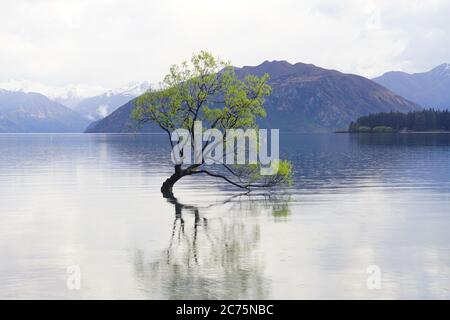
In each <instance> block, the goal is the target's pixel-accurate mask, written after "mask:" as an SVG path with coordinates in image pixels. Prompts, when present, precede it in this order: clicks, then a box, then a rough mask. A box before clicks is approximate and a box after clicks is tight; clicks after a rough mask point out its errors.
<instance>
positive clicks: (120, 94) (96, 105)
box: [72, 82, 151, 121]
mask: <svg viewBox="0 0 450 320" xmlns="http://www.w3.org/2000/svg"><path fill="white" fill-rule="evenodd" d="M150 87H151V85H150V83H149V82H134V83H130V84H129V85H128V86H126V87H122V88H118V89H115V90H109V91H107V92H105V93H102V94H100V95H96V96H93V97H88V98H85V99H81V100H80V101H79V102H78V103H75V104H74V105H73V106H72V109H73V110H75V111H77V112H78V113H80V114H82V115H83V116H85V117H86V118H88V119H89V120H91V121H97V120H99V119H102V118H104V117H106V116H108V115H109V114H111V113H112V112H113V111H115V110H116V109H117V108H119V107H120V106H122V105H124V104H125V103H127V102H128V101H130V100H131V99H133V98H135V97H137V96H139V95H141V94H143V93H144V92H145V91H147V90H148V89H149V88H150Z"/></svg>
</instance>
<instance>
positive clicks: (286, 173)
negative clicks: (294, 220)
mask: <svg viewBox="0 0 450 320" xmlns="http://www.w3.org/2000/svg"><path fill="white" fill-rule="evenodd" d="M268 79H269V76H268V75H267V74H265V75H264V76H262V77H257V76H254V75H247V76H246V77H245V78H244V79H239V78H238V77H237V75H236V73H235V70H234V68H233V67H231V65H230V63H229V62H226V61H223V60H220V59H218V58H215V57H214V56H213V55H212V54H210V53H208V52H206V51H201V52H200V53H199V54H195V55H193V56H192V58H191V60H190V62H189V63H188V62H183V63H181V64H180V65H174V66H172V67H171V68H170V71H169V73H168V74H167V75H166V76H165V78H164V81H163V82H162V83H161V85H160V89H159V90H155V91H149V92H147V93H145V94H144V95H142V96H140V97H139V98H138V99H137V100H136V102H135V108H134V110H133V113H132V117H133V118H134V120H137V121H138V122H139V123H141V124H144V123H146V122H149V121H152V122H154V123H156V124H158V125H159V126H160V127H161V129H162V130H164V131H165V132H166V133H167V134H169V136H170V134H171V132H172V131H173V130H175V129H179V128H184V129H187V130H188V131H189V133H190V134H191V137H192V136H193V135H194V123H195V121H202V126H203V128H204V130H206V129H209V128H211V129H212V128H214V129H218V130H220V131H221V132H222V133H223V142H224V144H226V138H227V137H226V130H227V129H244V130H245V129H249V128H256V127H257V119H258V118H262V117H265V116H266V111H265V109H264V101H265V97H266V96H268V95H269V94H270V92H271V87H270V86H269V85H268V84H267V81H268ZM193 140H195V139H193ZM193 142H194V143H195V141H193ZM171 143H172V142H171ZM206 144H208V142H206ZM204 147H205V146H203V150H205V149H204ZM201 165H202V164H195V165H191V166H189V167H187V168H182V169H181V171H180V173H179V175H181V176H184V175H191V174H196V173H204V174H208V175H210V176H214V177H219V178H222V179H224V180H226V181H227V182H229V183H232V184H234V185H236V186H239V187H241V188H247V189H248V188H250V187H272V186H275V185H279V184H292V164H291V163H290V162H288V161H279V163H278V171H277V173H276V174H274V175H270V176H265V175H261V174H260V166H259V165H257V164H247V165H234V166H227V165H225V164H223V166H224V167H225V169H226V170H225V171H226V172H227V173H228V174H229V176H230V177H231V178H234V179H237V181H236V182H234V181H232V180H231V178H228V177H227V176H224V175H223V174H222V173H220V174H219V173H214V172H210V171H208V170H206V169H203V170H199V169H198V167H200V166H201Z"/></svg>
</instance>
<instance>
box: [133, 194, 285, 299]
mask: <svg viewBox="0 0 450 320" xmlns="http://www.w3.org/2000/svg"><path fill="white" fill-rule="evenodd" d="M166 199H167V201H168V202H169V203H170V204H172V205H173V206H174V210H175V218H174V220H173V224H172V229H171V233H170V239H169V243H168V246H167V249H165V250H164V251H163V252H160V253H158V254H156V256H153V257H152V258H151V259H150V261H146V257H145V253H144V250H137V251H136V254H135V264H134V265H135V272H136V277H137V278H138V279H139V281H140V282H141V284H142V289H143V291H145V293H146V294H147V295H148V296H149V297H150V298H164V299H264V298H267V297H268V294H269V290H270V283H269V280H268V279H267V278H266V277H265V276H264V267H265V263H264V256H263V251H262V248H261V247H260V244H259V243H260V233H261V230H260V229H261V227H260V221H259V220H260V219H259V216H260V215H261V213H262V212H264V211H266V210H269V212H271V213H274V212H280V208H282V209H281V211H282V212H283V213H282V215H283V216H284V215H285V214H286V212H289V209H288V205H287V199H284V204H283V203H282V202H280V200H279V198H277V199H275V200H274V198H272V197H266V196H264V197H249V196H247V195H246V194H240V195H235V196H233V197H230V198H228V199H226V200H225V201H222V202H220V203H217V204H213V205H209V206H206V207H201V208H200V207H198V206H193V205H187V204H183V203H181V202H180V201H178V199H177V198H175V197H174V196H173V195H170V196H167V197H166ZM203 213H208V215H207V216H208V217H209V218H207V217H206V216H205V215H204V214H203ZM261 217H264V216H262V215H261ZM274 217H276V218H277V216H276V215H274Z"/></svg>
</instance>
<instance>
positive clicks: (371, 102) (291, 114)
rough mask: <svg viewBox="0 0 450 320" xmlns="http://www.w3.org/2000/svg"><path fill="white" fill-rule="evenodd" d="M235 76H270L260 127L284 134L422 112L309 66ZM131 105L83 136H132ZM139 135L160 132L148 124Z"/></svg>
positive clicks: (265, 67)
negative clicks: (371, 116) (390, 114)
mask: <svg viewBox="0 0 450 320" xmlns="http://www.w3.org/2000/svg"><path fill="white" fill-rule="evenodd" d="M235 70H236V73H237V75H238V77H240V78H242V77H244V76H245V75H247V74H254V75H258V76H261V75H263V74H265V73H268V74H269V75H270V80H269V84H270V85H271V86H272V89H273V90H272V94H271V95H270V96H269V97H268V99H267V101H266V103H265V106H266V110H267V117H266V118H265V119H263V120H261V121H260V125H261V127H264V128H280V129H281V130H282V131H285V132H321V131H322V132H326V131H331V130H334V129H337V128H345V127H347V126H348V124H349V123H350V122H351V121H353V120H355V119H356V118H358V117H360V116H362V115H367V114H370V113H376V112H383V111H391V110H394V111H402V112H407V111H412V110H418V109H420V108H421V107H420V106H419V105H418V104H416V103H413V102H411V101H409V100H407V99H405V98H403V97H401V96H399V95H397V94H395V93H393V92H392V91H390V90H388V89H386V88H385V87H383V86H381V85H379V84H377V83H376V82H374V81H371V80H369V79H367V78H364V77H361V76H357V75H353V74H345V73H341V72H339V71H336V70H328V69H323V68H320V67H317V66H314V65H312V64H304V63H296V64H291V63H289V62H287V61H265V62H263V63H262V64H260V65H258V66H245V67H242V68H235ZM132 109H133V101H130V102H128V103H126V104H125V105H123V106H122V107H120V108H119V109H117V110H116V111H114V112H113V113H112V114H110V115H109V116H107V117H105V118H104V119H102V120H100V121H98V122H96V123H93V124H91V125H90V126H89V128H88V129H87V130H86V132H95V133H100V132H103V133H106V132H132V131H136V127H135V126H134V125H133V121H132V120H131V119H130V115H131V111H132ZM140 130H141V131H142V132H155V131H159V130H158V128H157V127H156V126H155V125H153V124H149V125H146V126H144V127H143V128H142V129H140Z"/></svg>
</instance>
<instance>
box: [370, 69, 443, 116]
mask: <svg viewBox="0 0 450 320" xmlns="http://www.w3.org/2000/svg"><path fill="white" fill-rule="evenodd" d="M373 80H374V81H375V82H377V83H379V84H381V85H383V86H385V87H386V88H388V89H390V90H392V91H393V92H395V93H397V94H399V95H401V96H403V97H405V98H407V99H409V100H411V101H414V102H416V103H418V104H420V105H421V106H423V107H426V108H437V109H450V64H448V63H444V64H441V65H440V66H437V67H436V68H434V69H432V70H430V71H428V72H422V73H413V74H409V73H406V72H400V71H392V72H387V73H385V74H383V75H382V76H380V77H378V78H375V79H373Z"/></svg>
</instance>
